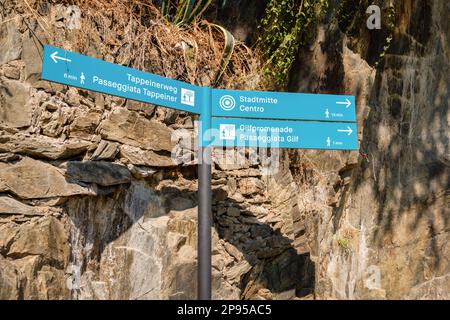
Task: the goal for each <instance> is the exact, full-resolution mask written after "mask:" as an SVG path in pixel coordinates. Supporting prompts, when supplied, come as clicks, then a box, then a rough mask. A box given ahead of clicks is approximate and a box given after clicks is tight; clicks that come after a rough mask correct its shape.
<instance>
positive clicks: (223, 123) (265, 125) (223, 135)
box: [212, 118, 358, 150]
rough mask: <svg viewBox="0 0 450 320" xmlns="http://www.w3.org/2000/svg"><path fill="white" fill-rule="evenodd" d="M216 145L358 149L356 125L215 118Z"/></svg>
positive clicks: (213, 134) (213, 131)
mask: <svg viewBox="0 0 450 320" xmlns="http://www.w3.org/2000/svg"><path fill="white" fill-rule="evenodd" d="M212 136H213V141H212V145H213V146H229V147H233V146H236V147H266V148H295V149H297V148H298V149H329V150H358V139H357V128H356V123H346V122H316V121H286V120H255V119H235V118H213V119H212Z"/></svg>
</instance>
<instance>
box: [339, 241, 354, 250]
mask: <svg viewBox="0 0 450 320" xmlns="http://www.w3.org/2000/svg"><path fill="white" fill-rule="evenodd" d="M337 243H338V245H339V246H340V247H341V248H342V249H344V250H345V251H346V252H350V251H352V248H351V246H350V240H349V239H345V238H342V239H338V241H337Z"/></svg>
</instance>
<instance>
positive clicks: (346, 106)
mask: <svg viewBox="0 0 450 320" xmlns="http://www.w3.org/2000/svg"><path fill="white" fill-rule="evenodd" d="M336 104H343V105H345V109H348V108H349V107H350V106H351V105H352V103H351V102H350V100H348V99H345V101H338V102H336Z"/></svg>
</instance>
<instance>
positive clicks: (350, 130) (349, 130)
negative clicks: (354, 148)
mask: <svg viewBox="0 0 450 320" xmlns="http://www.w3.org/2000/svg"><path fill="white" fill-rule="evenodd" d="M338 132H346V133H348V136H349V135H351V134H352V133H353V130H352V128H350V127H347V130H342V129H339V130H338Z"/></svg>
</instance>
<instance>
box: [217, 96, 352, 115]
mask: <svg viewBox="0 0 450 320" xmlns="http://www.w3.org/2000/svg"><path fill="white" fill-rule="evenodd" d="M212 116H213V117H236V118H258V119H285V120H318V121H333V122H334V121H349V122H355V121H356V114H355V97H353V96H342V95H330V94H309V93H308V94H307V93H288V92H268V91H239V90H217V89H213V90H212Z"/></svg>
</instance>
